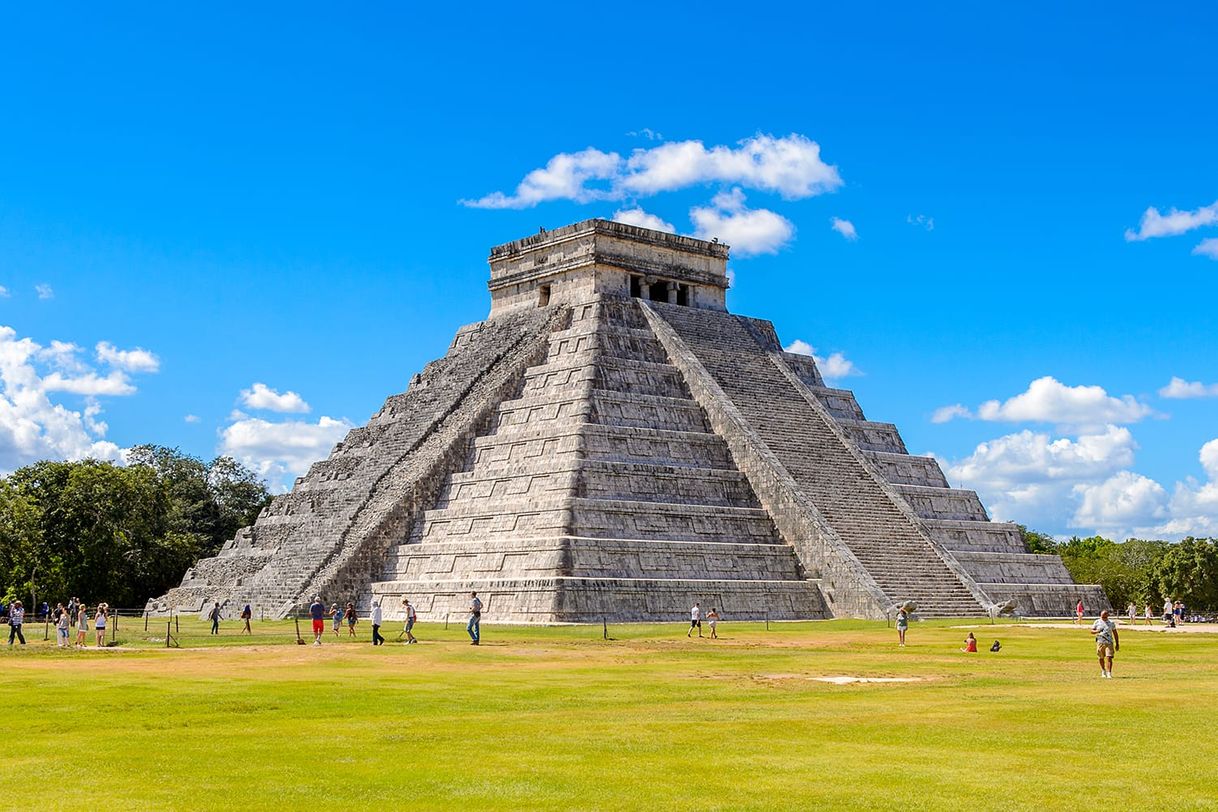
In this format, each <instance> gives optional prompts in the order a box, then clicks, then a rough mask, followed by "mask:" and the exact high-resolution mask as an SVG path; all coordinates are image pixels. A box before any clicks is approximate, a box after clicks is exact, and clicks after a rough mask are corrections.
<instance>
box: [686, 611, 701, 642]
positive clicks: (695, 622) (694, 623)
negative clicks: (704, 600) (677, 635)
mask: <svg viewBox="0 0 1218 812" xmlns="http://www.w3.org/2000/svg"><path fill="white" fill-rule="evenodd" d="M694 629H697V630H698V636H699V637H701V636H702V607H700V606H698V604H696V603H695V604H694V605H693V608H692V609H690V610H689V631H687V632H686V633H685V636H686V637H692V636H693V633H694Z"/></svg>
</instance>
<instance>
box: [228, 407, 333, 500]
mask: <svg viewBox="0 0 1218 812" xmlns="http://www.w3.org/2000/svg"><path fill="white" fill-rule="evenodd" d="M351 428H352V425H351V423H349V422H348V421H346V420H340V419H335V418H332V417H325V416H322V417H320V418H318V420H317V422H316V423H312V422H308V421H305V420H285V421H282V422H272V421H269V420H263V419H261V418H257V417H241V418H239V419H237V420H236V421H235V422H233V423H231V424H230V425H228V426H226V427H225V428H224V429H223V430H221V432H220V447H219V452H220V453H221V454H227V455H228V456H231V457H233V458H234V459H236V460H238V461H240V462H242V463H244V464H245V465H247V466H249V467H250V468H251V469H253V470H255V471H257V472H258V474H259V475H260V476H262V477H264V478H265V479H267V480H268V481H269V482H270V483H271V484H272V487H274V488H275V489H277V490H288V489H289V488H291V486H292V481H293V480H294V479H295V478H296V477H298V476H300V475H302V474H304V473H305V472H306V471H308V469H309V466H310V465H312V464H313V463H314V462H316V461H318V460H320V459H324V458H325V457H326V456H327V455H328V454H329V453H330V450H331V449H332V448H333V447H334V445H335V444H336V443H337V442H338V441H339V440H341V439H342V438H343V437H344V436H345V435H346V434H347V432H348V431H350V430H351Z"/></svg>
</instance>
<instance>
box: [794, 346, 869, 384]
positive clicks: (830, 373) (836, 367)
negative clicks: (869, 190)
mask: <svg viewBox="0 0 1218 812" xmlns="http://www.w3.org/2000/svg"><path fill="white" fill-rule="evenodd" d="M783 350H785V351H786V352H790V353H794V354H796V355H806V356H808V357H809V358H811V359H812V360H813V361H815V362H816V368H817V369H819V370H820V375H821V377H822V378H824V379H825V380H826V381H829V380H836V379H838V378H846V377H849V376H851V375H862V374H863V373H862V372H861V371H860V370H859V368H858V367H856V366H855V365H854V362H853V361H851V360H850V359H849V358H847V357H846V356H845V354H844V353H840V352H833V353H830V354H829V355H828V356H821V355H818V354H817V353H816V348H815V347H813V346H812V345H811V344H809V343H808V342H806V341H804V340H803V339H801V338H797V339H795V340H794V341H792V342H791V343H790V344H788V345H787V346H785V347H783Z"/></svg>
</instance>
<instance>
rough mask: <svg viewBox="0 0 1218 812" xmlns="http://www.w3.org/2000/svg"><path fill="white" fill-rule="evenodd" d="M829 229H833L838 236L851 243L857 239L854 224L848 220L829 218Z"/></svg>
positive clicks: (857, 234)
mask: <svg viewBox="0 0 1218 812" xmlns="http://www.w3.org/2000/svg"><path fill="white" fill-rule="evenodd" d="M829 228H831V229H833V230H834V231H836V232H837V233H838V234H841V235H842V236H843V237H845V238H846V239H848V240H850V241H851V242H854V241H855V240H857V239H858V238H859V233H858V231H857V230H855V228H854V223H852V222H850V221H849V220H843V219H842V218H840V217H830V218H829Z"/></svg>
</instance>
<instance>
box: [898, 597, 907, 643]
mask: <svg viewBox="0 0 1218 812" xmlns="http://www.w3.org/2000/svg"><path fill="white" fill-rule="evenodd" d="M907 631H909V612H908V611H906V609H905V607H904V606H902V607H901V608H900V610H899V611H898V612H897V639H898V641H899V642H898V643H897V646H898V647H899V648H905V632H907Z"/></svg>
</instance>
